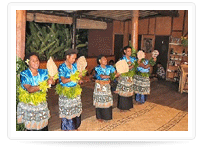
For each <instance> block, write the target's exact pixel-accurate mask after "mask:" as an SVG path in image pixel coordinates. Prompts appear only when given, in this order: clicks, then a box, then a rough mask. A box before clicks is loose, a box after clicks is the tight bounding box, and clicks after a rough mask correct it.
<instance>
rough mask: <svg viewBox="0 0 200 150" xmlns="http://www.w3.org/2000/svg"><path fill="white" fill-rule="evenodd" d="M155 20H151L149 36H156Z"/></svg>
mask: <svg viewBox="0 0 200 150" xmlns="http://www.w3.org/2000/svg"><path fill="white" fill-rule="evenodd" d="M155 21H156V19H155V18H150V21H149V34H155Z"/></svg>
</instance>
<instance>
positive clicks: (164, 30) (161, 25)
mask: <svg viewBox="0 0 200 150" xmlns="http://www.w3.org/2000/svg"><path fill="white" fill-rule="evenodd" d="M155 34H156V35H170V34H171V17H157V18H156V32H155Z"/></svg>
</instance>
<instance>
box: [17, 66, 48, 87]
mask: <svg viewBox="0 0 200 150" xmlns="http://www.w3.org/2000/svg"><path fill="white" fill-rule="evenodd" d="M48 78H49V77H48V70H47V69H38V75H37V76H33V75H32V72H31V70H30V69H29V68H28V69H26V70H24V71H22V72H21V73H20V80H21V86H22V88H23V89H24V90H26V88H25V87H24V84H29V85H31V86H38V85H39V82H42V81H44V80H47V79H48Z"/></svg>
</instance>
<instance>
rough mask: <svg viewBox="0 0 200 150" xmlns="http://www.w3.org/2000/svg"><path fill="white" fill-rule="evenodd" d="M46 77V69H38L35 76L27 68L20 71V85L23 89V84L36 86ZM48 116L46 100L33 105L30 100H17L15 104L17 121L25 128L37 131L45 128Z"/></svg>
mask: <svg viewBox="0 0 200 150" xmlns="http://www.w3.org/2000/svg"><path fill="white" fill-rule="evenodd" d="M47 79H48V71H47V69H38V74H37V76H33V75H32V72H31V70H30V69H29V68H28V69H27V70H24V71H22V72H21V73H20V80H21V87H22V88H23V90H26V88H25V87H24V85H25V84H28V85H31V86H38V85H39V82H42V81H44V80H47ZM38 92H40V91H38ZM45 98H46V97H45ZM49 118H50V111H49V109H48V106H47V102H41V103H39V104H38V105H33V104H32V103H31V102H29V103H24V102H19V103H18V105H17V120H18V123H24V125H25V128H26V129H27V130H36V131H37V130H43V129H44V128H47V125H48V119H49ZM45 130H46V129H45Z"/></svg>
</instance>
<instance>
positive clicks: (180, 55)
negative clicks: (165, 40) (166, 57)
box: [170, 54, 187, 56]
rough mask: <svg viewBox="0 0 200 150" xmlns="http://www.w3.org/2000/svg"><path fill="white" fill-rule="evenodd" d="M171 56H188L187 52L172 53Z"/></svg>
mask: <svg viewBox="0 0 200 150" xmlns="http://www.w3.org/2000/svg"><path fill="white" fill-rule="evenodd" d="M170 56H187V54H185V55H183V54H170Z"/></svg>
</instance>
